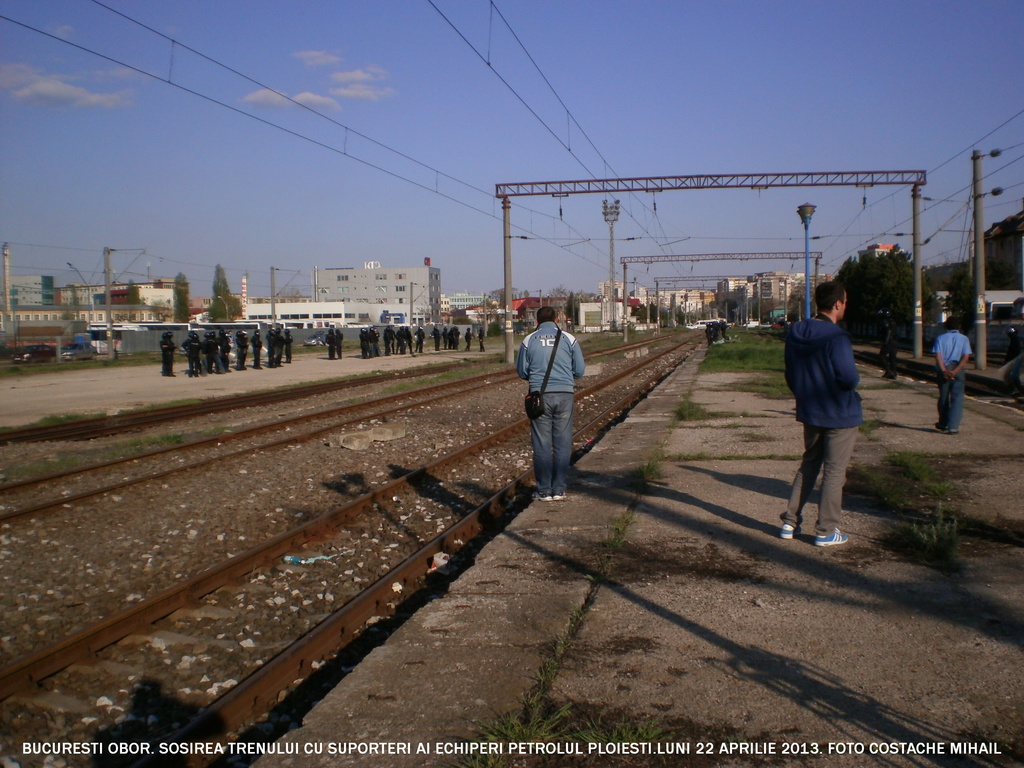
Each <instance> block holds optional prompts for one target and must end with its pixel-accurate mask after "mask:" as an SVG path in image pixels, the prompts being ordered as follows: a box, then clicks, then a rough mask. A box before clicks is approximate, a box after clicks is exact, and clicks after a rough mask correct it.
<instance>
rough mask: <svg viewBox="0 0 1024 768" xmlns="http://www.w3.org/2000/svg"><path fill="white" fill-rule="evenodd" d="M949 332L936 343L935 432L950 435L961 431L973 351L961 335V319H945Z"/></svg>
mask: <svg viewBox="0 0 1024 768" xmlns="http://www.w3.org/2000/svg"><path fill="white" fill-rule="evenodd" d="M944 325H945V328H946V332H945V333H943V334H942V335H941V336H939V337H938V338H937V339H935V345H934V346H933V347H932V352H933V353H934V354H935V370H936V371H937V372H938V375H939V382H938V383H939V420H938V421H937V422H936V423H935V428H936V429H937V430H939V432H945V433H946V434H947V435H955V434H957V433H958V432H959V431H960V420H961V419H962V418H963V415H964V388H965V386H966V384H967V363H968V362H970V359H971V355H972V354H973V350H972V349H971V341H970V339H968V338H967V337H966V336H964V335H963V334H962V333H960V319H959V318H957V317H949V318H946V322H945V323H944Z"/></svg>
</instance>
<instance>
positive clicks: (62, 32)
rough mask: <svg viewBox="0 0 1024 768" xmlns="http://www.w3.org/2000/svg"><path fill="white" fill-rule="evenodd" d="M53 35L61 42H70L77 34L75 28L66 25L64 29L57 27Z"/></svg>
mask: <svg viewBox="0 0 1024 768" xmlns="http://www.w3.org/2000/svg"><path fill="white" fill-rule="evenodd" d="M53 34H55V35H56V36H57V37H59V38H60V39H61V40H70V39H71V36H72V35H74V34H75V28H74V27H72V26H69V25H67V24H65V25H64V26H62V27H57V28H56V29H55V30H54V31H53Z"/></svg>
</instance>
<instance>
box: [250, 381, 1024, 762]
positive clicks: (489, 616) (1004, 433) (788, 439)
mask: <svg viewBox="0 0 1024 768" xmlns="http://www.w3.org/2000/svg"><path fill="white" fill-rule="evenodd" d="M862 374H863V379H862V394H863V397H864V406H865V415H866V418H869V419H874V420H876V421H877V422H878V426H877V429H875V430H874V431H873V432H871V433H870V435H869V436H867V437H864V436H862V437H861V438H860V439H859V442H858V446H857V449H856V453H855V456H854V459H853V461H854V464H860V465H864V466H870V465H872V464H874V463H877V462H878V461H880V460H881V459H882V457H883V456H884V455H885V453H886V452H887V451H892V450H914V451H925V452H927V451H929V450H931V451H950V452H956V453H960V454H962V455H974V456H986V457H992V458H993V460H998V458H999V457H1000V456H1003V457H1005V458H1006V459H1007V460H1009V461H1011V462H1016V466H1017V467H1018V468H1019V466H1020V464H1019V460H1020V457H1021V454H1022V450H1024V437H1022V431H1021V430H1022V429H1024V416H1022V414H1021V413H1020V412H1018V411H1011V410H1009V409H1005V408H1004V409H1000V408H998V407H994V406H991V405H985V404H979V403H974V402H971V403H969V404H968V410H967V413H966V415H965V418H964V423H963V425H962V428H961V432H960V434H959V435H957V436H950V435H942V434H939V433H937V432H936V431H935V430H934V429H932V428H931V425H932V423H933V422H934V420H935V398H934V392H933V390H934V387H933V386H931V385H922V384H916V383H913V382H909V381H903V382H901V383H900V384H898V385H893V384H890V383H889V382H887V381H885V380H883V379H881V378H878V376H877V372H876V371H873V370H868V369H862ZM730 377H732V378H735V375H732V374H713V375H699V376H698V375H697V374H696V373H695V369H694V367H693V366H686V367H684V368H681V369H679V370H678V371H677V372H676V373H675V374H673V375H672V376H671V377H670V378H669V379H668V380H667V381H666V382H665V383H664V384H663V385H662V386H661V387H659V388H658V390H656V391H655V392H654V393H652V395H651V396H650V397H648V398H647V399H646V400H645V402H644V403H642V404H641V405H640V406H639V407H638V408H636V409H635V410H634V411H633V413H632V414H631V415H630V417H629V418H628V419H627V420H626V421H624V422H623V423H622V424H620V425H618V426H617V427H615V428H614V429H613V430H612V431H611V432H610V433H609V434H608V435H607V436H606V437H605V438H604V439H603V440H602V441H601V442H600V443H599V444H598V446H597V447H596V448H595V449H594V450H593V451H592V452H590V453H589V454H587V455H586V456H584V457H583V458H582V459H581V461H580V462H579V463H578V464H577V465H576V467H575V469H574V473H573V476H572V478H571V483H570V490H569V493H570V498H569V500H568V501H566V502H563V503H554V504H551V503H549V504H542V503H535V504H533V505H532V506H531V507H530V508H529V509H527V510H526V511H525V512H524V513H522V514H521V515H520V516H519V517H518V518H517V519H516V520H514V521H513V522H512V523H511V524H510V525H509V527H508V529H507V530H506V531H504V532H503V533H502V534H501V535H499V536H498V537H497V538H496V539H495V540H494V541H492V542H491V543H489V544H488V545H487V546H486V547H485V548H484V549H483V550H482V551H481V552H480V554H479V555H478V557H477V559H476V564H475V565H474V566H473V567H472V568H470V569H469V570H468V571H466V572H465V573H464V574H462V575H461V577H460V578H458V580H457V581H456V582H455V583H454V585H453V587H452V589H451V591H450V592H449V593H448V594H447V595H445V596H444V597H442V598H440V599H438V600H435V601H433V602H432V603H430V604H429V605H428V606H426V607H425V608H423V609H422V610H420V611H418V612H417V613H416V615H415V616H413V617H412V618H411V619H409V620H408V621H407V622H406V623H405V624H404V625H403V626H402V627H401V628H400V629H399V630H398V631H397V632H395V634H393V635H392V636H391V637H390V639H389V640H388V641H387V642H386V643H385V644H384V645H383V646H382V647H380V648H379V649H377V650H375V651H374V652H372V653H371V654H370V655H369V656H368V657H367V658H366V659H365V661H364V662H363V663H361V664H360V665H359V666H358V668H357V669H356V670H355V671H354V672H353V673H352V674H351V675H349V676H348V677H347V678H345V679H344V680H343V681H342V682H341V683H340V684H339V685H338V686H337V687H336V688H335V689H334V690H333V691H331V692H330V693H329V695H327V696H326V697H325V698H324V699H323V700H322V701H321V702H320V704H319V705H318V706H317V707H316V708H315V709H314V710H313V711H311V712H310V713H308V716H307V717H306V718H305V721H304V722H303V724H302V726H301V727H300V728H297V729H295V730H293V731H292V732H290V733H289V734H288V735H286V736H285V737H284V738H283V739H281V740H280V741H279V742H278V749H279V750H280V752H287V751H288V750H292V751H294V752H297V753H298V754H278V755H273V756H271V755H267V756H264V757H262V758H260V759H259V761H258V762H257V763H256V765H257V766H258V768H314V767H319V766H374V767H375V768H400V767H401V768H404V767H406V766H451V765H464V764H467V763H466V762H465V760H466V755H464V754H463V755H459V754H455V755H453V754H451V753H450V751H449V752H448V753H441V754H439V753H438V750H437V747H436V745H437V744H438V743H444V744H447V745H452V744H458V743H465V741H464V740H474V739H477V738H479V725H480V724H481V723H482V722H486V721H491V720H493V719H494V718H497V717H499V716H501V715H504V714H507V713H516V712H519V711H520V709H521V708H522V705H523V701H524V698H525V696H526V695H527V694H528V693H529V692H530V691H531V690H533V689H535V687H536V685H537V680H538V674H539V672H540V670H541V667H542V664H544V662H545V661H550V660H551V659H552V654H553V648H554V646H555V644H556V642H557V641H558V640H559V638H562V639H563V640H564V639H566V638H565V637H564V635H565V632H566V631H567V628H569V627H570V625H572V624H573V622H574V619H575V620H576V626H575V633H574V635H573V636H572V637H571V638H569V640H571V642H568V643H566V644H565V647H566V650H565V652H564V654H563V655H562V656H561V657H560V658H559V661H558V671H557V674H556V676H555V677H554V680H553V682H552V683H551V685H550V689H549V690H548V691H547V695H548V697H549V699H550V701H551V703H552V704H553V705H554V706H559V705H562V704H566V705H571V706H572V707H573V708H575V709H577V710H580V711H587V712H591V713H597V714H598V715H600V716H602V717H607V718H608V719H609V720H614V719H626V720H629V721H630V722H637V723H638V722H643V721H645V720H658V721H659V722H665V723H669V724H671V725H672V726H673V727H675V728H681V729H682V732H689V733H692V734H693V738H692V740H691V742H689V743H690V747H691V748H693V749H696V746H695V745H696V744H697V743H698V741H703V740H707V739H709V738H710V737H709V734H712V735H714V737H715V742H714V743H715V744H716V746H717V747H718V748H720V749H724V747H723V746H722V745H724V744H727V743H736V744H747V745H748V746H751V748H756V747H758V745H760V746H762V747H763V746H764V745H765V744H768V743H769V742H771V743H775V744H776V745H778V744H780V743H783V742H787V743H791V744H796V745H798V746H801V745H812V744H818V743H838V742H857V743H861V744H868V743H879V742H884V743H897V742H898V743H907V742H943V743H946V742H958V741H963V740H965V733H968V732H970V729H972V728H974V729H976V730H978V731H979V732H980V731H982V730H984V728H985V726H986V724H987V723H990V720H989V719H987V718H993V721H995V720H999V719H1000V718H1003V720H1004V721H1010V722H1013V723H1019V722H1020V718H1021V717H1022V713H1021V711H1020V708H1019V706H1018V705H1019V702H1020V699H1019V693H1020V691H1021V690H1024V672H1022V665H1021V664H1020V659H1021V657H1020V650H1021V648H1020V645H1021V643H1020V638H1021V637H1024V613H1022V611H1021V600H1020V599H1019V598H1017V597H1016V595H1017V592H1018V591H1019V584H1020V581H1021V577H1024V550H1022V549H1021V548H1019V547H1018V548H1012V547H1010V548H1006V549H1005V550H1001V551H999V552H998V553H997V554H995V555H993V556H992V557H990V558H987V559H986V560H985V561H983V565H982V566H978V565H977V564H975V563H973V562H972V563H969V564H968V566H967V570H966V571H965V573H964V574H963V575H962V577H961V579H960V581H959V582H958V583H957V584H956V586H955V588H951V587H950V585H949V583H948V582H947V581H946V580H945V578H944V577H943V576H942V575H941V574H938V573H937V572H936V571H934V570H932V569H928V568H926V567H924V566H921V565H916V564H913V563H910V562H906V561H902V560H900V559H899V558H895V557H892V556H891V555H889V554H887V553H886V551H885V550H884V549H883V548H881V547H880V546H879V540H880V537H881V536H882V535H883V533H884V531H885V529H886V527H887V526H888V524H889V523H890V522H891V519H892V517H891V514H889V513H887V512H886V511H885V510H880V509H878V508H875V507H873V506H872V504H871V502H869V501H868V500H866V499H864V498H859V497H856V496H849V495H848V497H847V509H848V511H847V513H846V517H845V519H844V525H843V530H844V532H847V533H849V534H850V535H851V542H850V543H849V544H848V545H846V546H843V547H835V548H816V547H814V546H812V545H811V544H812V540H811V539H810V538H809V537H807V536H806V535H804V536H802V537H798V538H797V539H796V540H794V541H790V542H783V541H781V540H780V539H778V538H777V537H776V534H777V531H778V525H779V519H778V518H779V513H780V512H781V510H782V507H783V506H784V504H785V499H786V498H787V497H788V493H789V486H790V483H791V481H792V478H793V475H794V473H795V471H796V465H797V457H798V456H799V454H800V452H801V449H802V440H801V427H800V425H799V424H798V423H797V422H796V421H795V419H794V416H793V408H792V401H791V400H768V399H764V398H760V397H758V396H755V395H750V394H746V393H742V392H737V391H734V390H731V389H729V383H730V382H729V379H730ZM687 394H689V395H691V397H692V399H693V400H695V401H697V402H699V403H701V404H702V405H704V406H705V408H707V409H708V410H711V411H716V412H719V413H721V414H722V415H720V416H719V417H717V418H715V419H713V420H711V421H701V422H695V423H683V424H678V423H676V422H675V419H674V410H675V408H676V406H677V405H678V404H679V402H680V400H681V399H682V398H683V397H684V395H687ZM654 454H658V455H660V456H661V457H662V458H661V461H660V462H659V467H660V476H659V477H658V478H656V479H655V480H653V481H651V482H650V483H649V484H648V485H647V487H646V489H645V490H643V492H642V493H639V494H638V493H637V491H636V488H637V485H636V474H635V472H636V470H637V468H638V467H640V466H641V465H642V464H643V463H644V462H645V461H646V460H647V459H648V458H649V457H651V456H652V455H654ZM705 456H707V457H720V458H704V457H705ZM689 457H700V458H689ZM1010 466H1013V465H1012V464H1011V465H1010ZM979 482H982V483H983V482H984V478H982V479H981V480H980V481H979ZM1020 489H1021V486H1019V484H1018V485H1017V486H1016V490H1013V486H1012V484H1011V486H1010V490H1009V491H1008V490H1007V489H1006V487H1004V486H996V485H993V486H992V488H990V489H989V491H984V492H988V493H991V494H992V496H991V499H992V503H993V504H997V505H998V504H1003V505H1006V506H1007V507H1008V508H1011V507H1012V508H1013V509H1015V510H1019V506H1020V505H1019V493H1020ZM627 512H631V513H633V514H634V515H635V521H634V522H633V524H632V525H631V526H630V527H629V530H628V533H627V542H626V544H625V546H623V547H622V548H620V549H619V550H616V551H614V552H611V553H610V550H609V549H608V548H607V547H605V546H604V542H605V541H606V540H607V539H608V537H609V527H610V525H611V524H612V523H613V521H615V520H616V519H617V518H620V516H622V515H623V513H627ZM815 512H816V508H814V507H813V506H812V507H811V508H810V509H809V510H808V514H809V517H810V522H811V523H813V518H814V514H815ZM1018 519H1019V518H1018ZM609 558H610V559H609ZM602 568H604V569H605V571H604V578H603V579H597V578H595V575H596V574H597V573H598V571H599V570H600V569H602ZM580 616H583V617H584V618H583V619H582V621H579V617H580ZM993 665H994V666H993ZM985 669H998V670H1000V674H1001V675H1004V677H1003V678H1002V682H1003V683H1004V685H1005V688H1003V689H1002V692H1001V693H1000V692H991V691H990V692H989V694H987V696H988V698H986V696H982V692H981V691H980V690H979V685H980V683H979V681H981V680H986V679H991V675H988V676H986V675H984V674H982V672H983V670H985ZM1014 691H1016V696H1015V695H1014V694H1013V693H1012V692H1014ZM992 696H994V697H995V698H994V699H993V698H992ZM1006 696H1009V697H1010V699H1013V700H1015V701H1006V702H1005V708H1004V707H1003V700H1004V698H1005V697H1006ZM1015 707H1017V709H1014V708H1015ZM687 728H689V729H690V730H689V731H687ZM349 742H353V743H357V744H359V745H361V748H363V749H364V750H372V749H382V750H387V749H395V748H408V749H409V753H408V754H386V753H384V754H381V753H364V754H347V755H341V756H339V755H331V754H328V750H330V749H331V745H332V744H338V743H341V744H344V743H349ZM801 748H803V747H801ZM807 748H809V746H808V747H807ZM307 749H308V750H311V751H315V750H316V749H320V750H322V753H321V754H319V755H317V754H311V755H305V754H301V753H302V752H303V751H305V750H307ZM417 749H420V750H427V753H426V754H423V753H421V754H417ZM446 749H449V750H450V747H447V748H446ZM776 749H778V747H777V746H776ZM776 755H778V753H777V752H776ZM807 759H808V757H807V756H799V755H798V756H790V757H785V758H784V757H781V756H777V757H774V758H772V759H771V764H772V765H790V764H792V765H803V764H806V763H805V762H804V761H806V760H807ZM682 760H683V759H680V762H678V763H675V762H671V761H670V762H664V763H658V764H659V765H669V764H688V763H686V762H683V761H682ZM506 764H507V765H515V764H517V763H515V762H509V763H506ZM530 764H531V765H532V764H533V763H530ZM547 764H553V763H546V765H547ZM565 764H573V765H576V764H580V765H583V764H586V765H612V764H616V765H617V764H620V763H614V762H613V761H612V760H611V759H609V760H608V761H605V762H601V761H597V762H588V763H581V762H572V763H569V762H567V763H565ZM627 764H628V765H642V764H644V763H643V762H630V763H627ZM701 764H702V765H732V764H744V765H749V764H750V763H749V760H747V761H744V760H743V759H741V758H736V761H735V763H734V762H733V758H731V757H727V756H719V757H716V758H715V759H714V760H711V761H706V762H702V763H701ZM822 764H827V765H843V766H860V765H864V766H874V765H879V764H885V765H887V766H904V765H908V766H909V765H925V764H933V762H932V761H931V760H921V759H920V758H918V757H915V756H887V757H885V758H884V759H880V758H879V756H878V755H873V756H869V755H864V756H862V757H858V756H850V757H842V758H839V757H835V756H833V757H831V758H828V759H826V761H825V762H823V763H822ZM941 764H944V765H958V766H959V765H964V766H975V765H992V764H996V765H1011V764H1015V763H1013V761H1009V762H1007V761H996V762H989V761H988V760H987V759H986V760H985V761H979V760H978V759H976V758H965V759H961V758H956V759H955V760H953V761H952V762H948V761H942V762H941Z"/></svg>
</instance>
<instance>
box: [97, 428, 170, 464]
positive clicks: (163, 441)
mask: <svg viewBox="0 0 1024 768" xmlns="http://www.w3.org/2000/svg"><path fill="white" fill-rule="evenodd" d="M184 442H185V436H184V435H183V434H181V433H180V432H176V433H173V434H168V435H153V436H151V437H136V438H132V439H131V440H122V441H120V442H118V443H114V444H113V445H110V446H108V447H107V448H106V449H104V451H103V455H104V456H106V457H108V458H115V457H118V456H130V455H132V454H133V453H142V452H143V451H146V450H149V449H150V448H163V447H165V446H169V445H181V444H182V443H184Z"/></svg>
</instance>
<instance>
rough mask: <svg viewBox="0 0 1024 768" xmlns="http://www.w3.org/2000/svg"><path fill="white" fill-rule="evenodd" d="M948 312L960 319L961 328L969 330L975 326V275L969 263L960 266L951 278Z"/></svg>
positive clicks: (948, 288) (948, 287) (948, 286)
mask: <svg viewBox="0 0 1024 768" xmlns="http://www.w3.org/2000/svg"><path fill="white" fill-rule="evenodd" d="M946 290H948V291H949V296H948V297H947V298H946V302H945V303H946V312H947V313H949V314H950V315H954V316H956V317H959V318H960V327H961V328H962V329H963V330H965V331H966V330H969V329H970V328H972V327H973V326H974V303H975V297H974V275H973V274H972V273H971V266H970V264H969V263H968V262H966V261H965V262H963V263H962V264H959V265H958V266H957V267H956V268H955V269H954V270H953V273H952V274H951V275H950V276H949V284H948V285H947V286H946Z"/></svg>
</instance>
